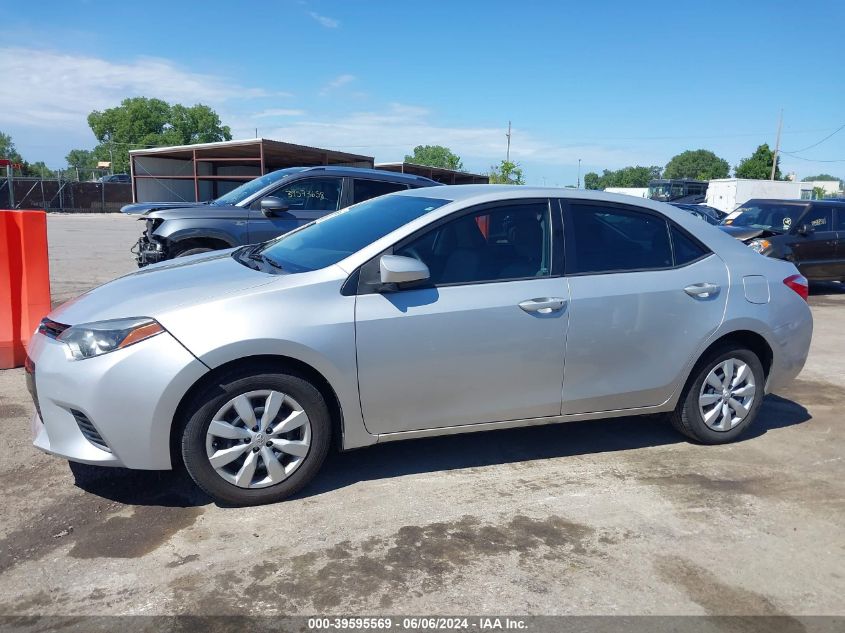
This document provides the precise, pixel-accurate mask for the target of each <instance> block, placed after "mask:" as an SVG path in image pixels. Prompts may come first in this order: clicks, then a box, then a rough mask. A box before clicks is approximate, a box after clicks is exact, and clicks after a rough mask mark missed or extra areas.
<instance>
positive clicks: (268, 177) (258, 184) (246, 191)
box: [212, 167, 305, 205]
mask: <svg viewBox="0 0 845 633" xmlns="http://www.w3.org/2000/svg"><path fill="white" fill-rule="evenodd" d="M304 169H305V167H289V168H287V169H278V170H276V171H273V172H270V173H269V174H265V175H263V176H261V177H259V178H255V179H254V180H250V181H249V182H245V183H244V184H242V185H240V186H239V187H235V188H234V189H232V190H231V191H230V192H229V193H227V194H224V195H222V196H220V197H219V198H217V199H216V200H214V202H212V204H215V205H229V204H233V205H234V204H239V203H241V202H243V201H245V200H246V199H248V198H249V197H250V196H252V195H254V194H256V193H258V192H259V191H261V190H262V189H264V187H268V186H270V185H272V184H273V183H274V182H278V181H280V180H282V179H283V178H287V177H288V176H291V175H293V174H295V173H297V172H300V171H302V170H304Z"/></svg>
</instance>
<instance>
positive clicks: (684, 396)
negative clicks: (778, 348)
mask: <svg viewBox="0 0 845 633" xmlns="http://www.w3.org/2000/svg"><path fill="white" fill-rule="evenodd" d="M730 358H735V359H738V360H741V361H743V362H745V363H746V364H747V365H748V366H749V368H750V369H751V372H752V374H753V376H754V384H755V386H756V393H755V394H754V400H753V402H752V403H751V406H750V407H749V411H748V414H747V415H746V416H745V418H744V419H743V420H742V421H741V422H740V423H739V424H737V425H736V426H735V427H733V428H732V429H730V430H726V431H717V430H714V429H711V428H710V427H709V426H708V425H707V424H706V423H705V422H704V418H703V417H702V415H701V411H700V410H699V405H698V398H699V394H700V393H701V387H702V385H703V384H704V381H705V380H706V379H707V375H708V374H709V373H710V371H711V370H712V369H713V368H714V367H716V366H718V365H720V364H721V363H723V362H724V361H726V360H728V359H730ZM765 380H766V377H765V372H764V371H763V364H762V363H761V362H760V359H759V358H758V357H757V355H756V354H755V353H754V352H752V351H751V350H749V349H746V348H743V347H737V346H733V345H726V346H724V347H720V348H718V349H715V350H713V351H712V352H710V353H709V354H707V356H706V357H704V358H702V359H701V360H700V361H699V362H698V363H697V364H696V366H695V367H694V368H693V370H692V374H691V375H690V379H689V380H688V381H687V384H686V386H685V387H684V391H683V392H682V393H681V397H680V399H679V400H678V404H677V406H676V407H675V410H674V411H673V412H672V413H671V414H669V420H670V422H671V423H672V426H674V427H675V429H676V430H677V431H678V432H680V433H682V434H683V435H686V436H687V437H688V438H690V439H691V440H694V441H696V442H700V443H702V444H727V443H729V442H733V441H734V440H736V439H737V438H738V437H739V436H740V435H742V434H743V433H745V432H746V431H747V430H748V428H749V427H750V426H751V425H752V424H753V423H754V420H755V419H756V418H757V413H758V412H759V410H760V406H761V405H762V403H763V395H764V393H763V391H764V388H765Z"/></svg>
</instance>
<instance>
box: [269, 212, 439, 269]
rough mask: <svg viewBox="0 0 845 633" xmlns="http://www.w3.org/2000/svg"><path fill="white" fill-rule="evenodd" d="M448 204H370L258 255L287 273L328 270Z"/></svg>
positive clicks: (273, 243)
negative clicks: (411, 222)
mask: <svg viewBox="0 0 845 633" xmlns="http://www.w3.org/2000/svg"><path fill="white" fill-rule="evenodd" d="M448 202H449V200H440V199H435V198H421V197H420V198H418V197H416V196H385V197H382V198H376V199H374V200H368V201H366V202H362V203H361V204H356V205H353V206H351V207H348V208H346V209H344V210H343V211H340V212H339V213H336V214H333V215H330V216H328V217H325V218H321V219H319V220H317V221H316V222H312V223H311V224H308V225H306V226H304V227H303V228H301V229H300V230H298V231H294V232H292V233H288V234H287V235H283V236H281V237H279V238H276V239H275V240H273V241H271V242H267V244H265V245H264V246H263V247H262V248H261V249H259V252H260V253H262V254H263V255H264V256H265V257H267V258H268V259H270V260H272V261H273V262H275V263H277V264H279V265H280V266H281V267H282V270H284V271H286V272H302V271H307V270H317V269H318V268H325V267H326V266H330V265H331V264H335V263H337V262H339V261H340V260H341V259H343V258H344V257H348V256H349V255H351V254H352V253H356V252H358V251H359V250H361V249H362V248H364V247H365V246H367V245H368V244H370V243H372V242H374V241H376V240H377V239H379V238H381V237H384V236H385V235H387V234H388V233H390V232H391V231H394V230H396V229H398V228H399V227H400V226H402V225H403V224H407V223H408V222H410V221H411V220H414V219H416V218H418V217H420V216H422V215H425V214H426V213H428V212H429V211H433V210H434V209H436V208H438V207H441V206H443V205H444V204H446V203H448Z"/></svg>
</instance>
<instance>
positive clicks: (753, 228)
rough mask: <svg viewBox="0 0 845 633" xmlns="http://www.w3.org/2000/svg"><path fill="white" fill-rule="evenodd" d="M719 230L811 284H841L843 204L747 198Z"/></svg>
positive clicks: (844, 257)
mask: <svg viewBox="0 0 845 633" xmlns="http://www.w3.org/2000/svg"><path fill="white" fill-rule="evenodd" d="M720 228H721V229H722V230H723V231H725V232H726V233H728V234H729V235H732V236H733V237H735V238H737V239H738V240H741V241H742V242H744V243H745V244H747V245H748V246H749V247H750V248H751V249H753V250H755V251H757V252H758V253H760V254H761V255H765V256H766V257H774V258H776V259H784V260H787V261H790V262H792V263H794V264H795V265H796V266H797V267H798V270H800V271H801V274H802V275H804V276H805V277H806V278H807V279H809V280H812V281H845V202H839V201H828V200H762V199H761V200H756V199H753V200H749V201H748V202H746V203H744V204H743V205H742V206H740V207H739V208H738V209H736V210H735V211H734V212H733V213H731V214H729V215H728V216H727V217H726V218H725V219H724V220H723V221H722V224H721V226H720Z"/></svg>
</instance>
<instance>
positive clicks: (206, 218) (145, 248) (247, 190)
mask: <svg viewBox="0 0 845 633" xmlns="http://www.w3.org/2000/svg"><path fill="white" fill-rule="evenodd" d="M439 184H440V183H438V182H435V181H434V180H429V179H428V178H423V177H422V176H412V175H407V174H399V173H394V172H389V171H381V170H378V169H359V168H356V167H290V168H287V169H280V170H278V171H274V172H272V173H269V174H266V175H264V176H261V177H260V178H256V179H255V180H251V181H249V182H247V183H244V184H243V185H241V186H240V187H237V188H236V189H233V190H232V191H230V192H229V193H227V194H225V195H223V196H221V197H219V198H217V199H216V200H212V201H211V202H205V203H199V204H197V203H176V202H164V203H155V202H154V203H145V204H131V205H127V206H125V207H123V209H121V211H123V212H124V213H127V214H130V215H141V216H142V218H141V219H145V220H146V228H145V229H144V233H143V235H142V236H141V238H140V239H139V240H138V243H137V244H136V245H135V246H134V247H133V249H132V251H133V253H135V258H136V259H137V261H138V266H146V265H147V264H152V263H155V262H160V261H163V260H165V259H171V258H173V257H184V256H186V255H195V254H197V253H204V252H206V251H212V250H216V249H222V248H231V247H234V246H241V245H244V244H256V243H258V242H265V241H267V240H269V239H272V238H274V237H277V236H279V235H281V234H283V233H287V232H288V231H292V230H293V229H295V228H297V227H299V226H302V225H303V224H307V223H308V222H310V221H311V220H315V219H316V218H319V217H321V216H324V215H326V214H328V213H332V212H333V211H337V210H338V209H342V208H344V207H348V206H349V205H351V204H355V203H357V202H361V201H363V200H368V199H370V198H375V197H376V196H381V195H384V194H386V193H392V192H394V191H403V190H405V189H416V188H419V187H432V186H435V185H439Z"/></svg>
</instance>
